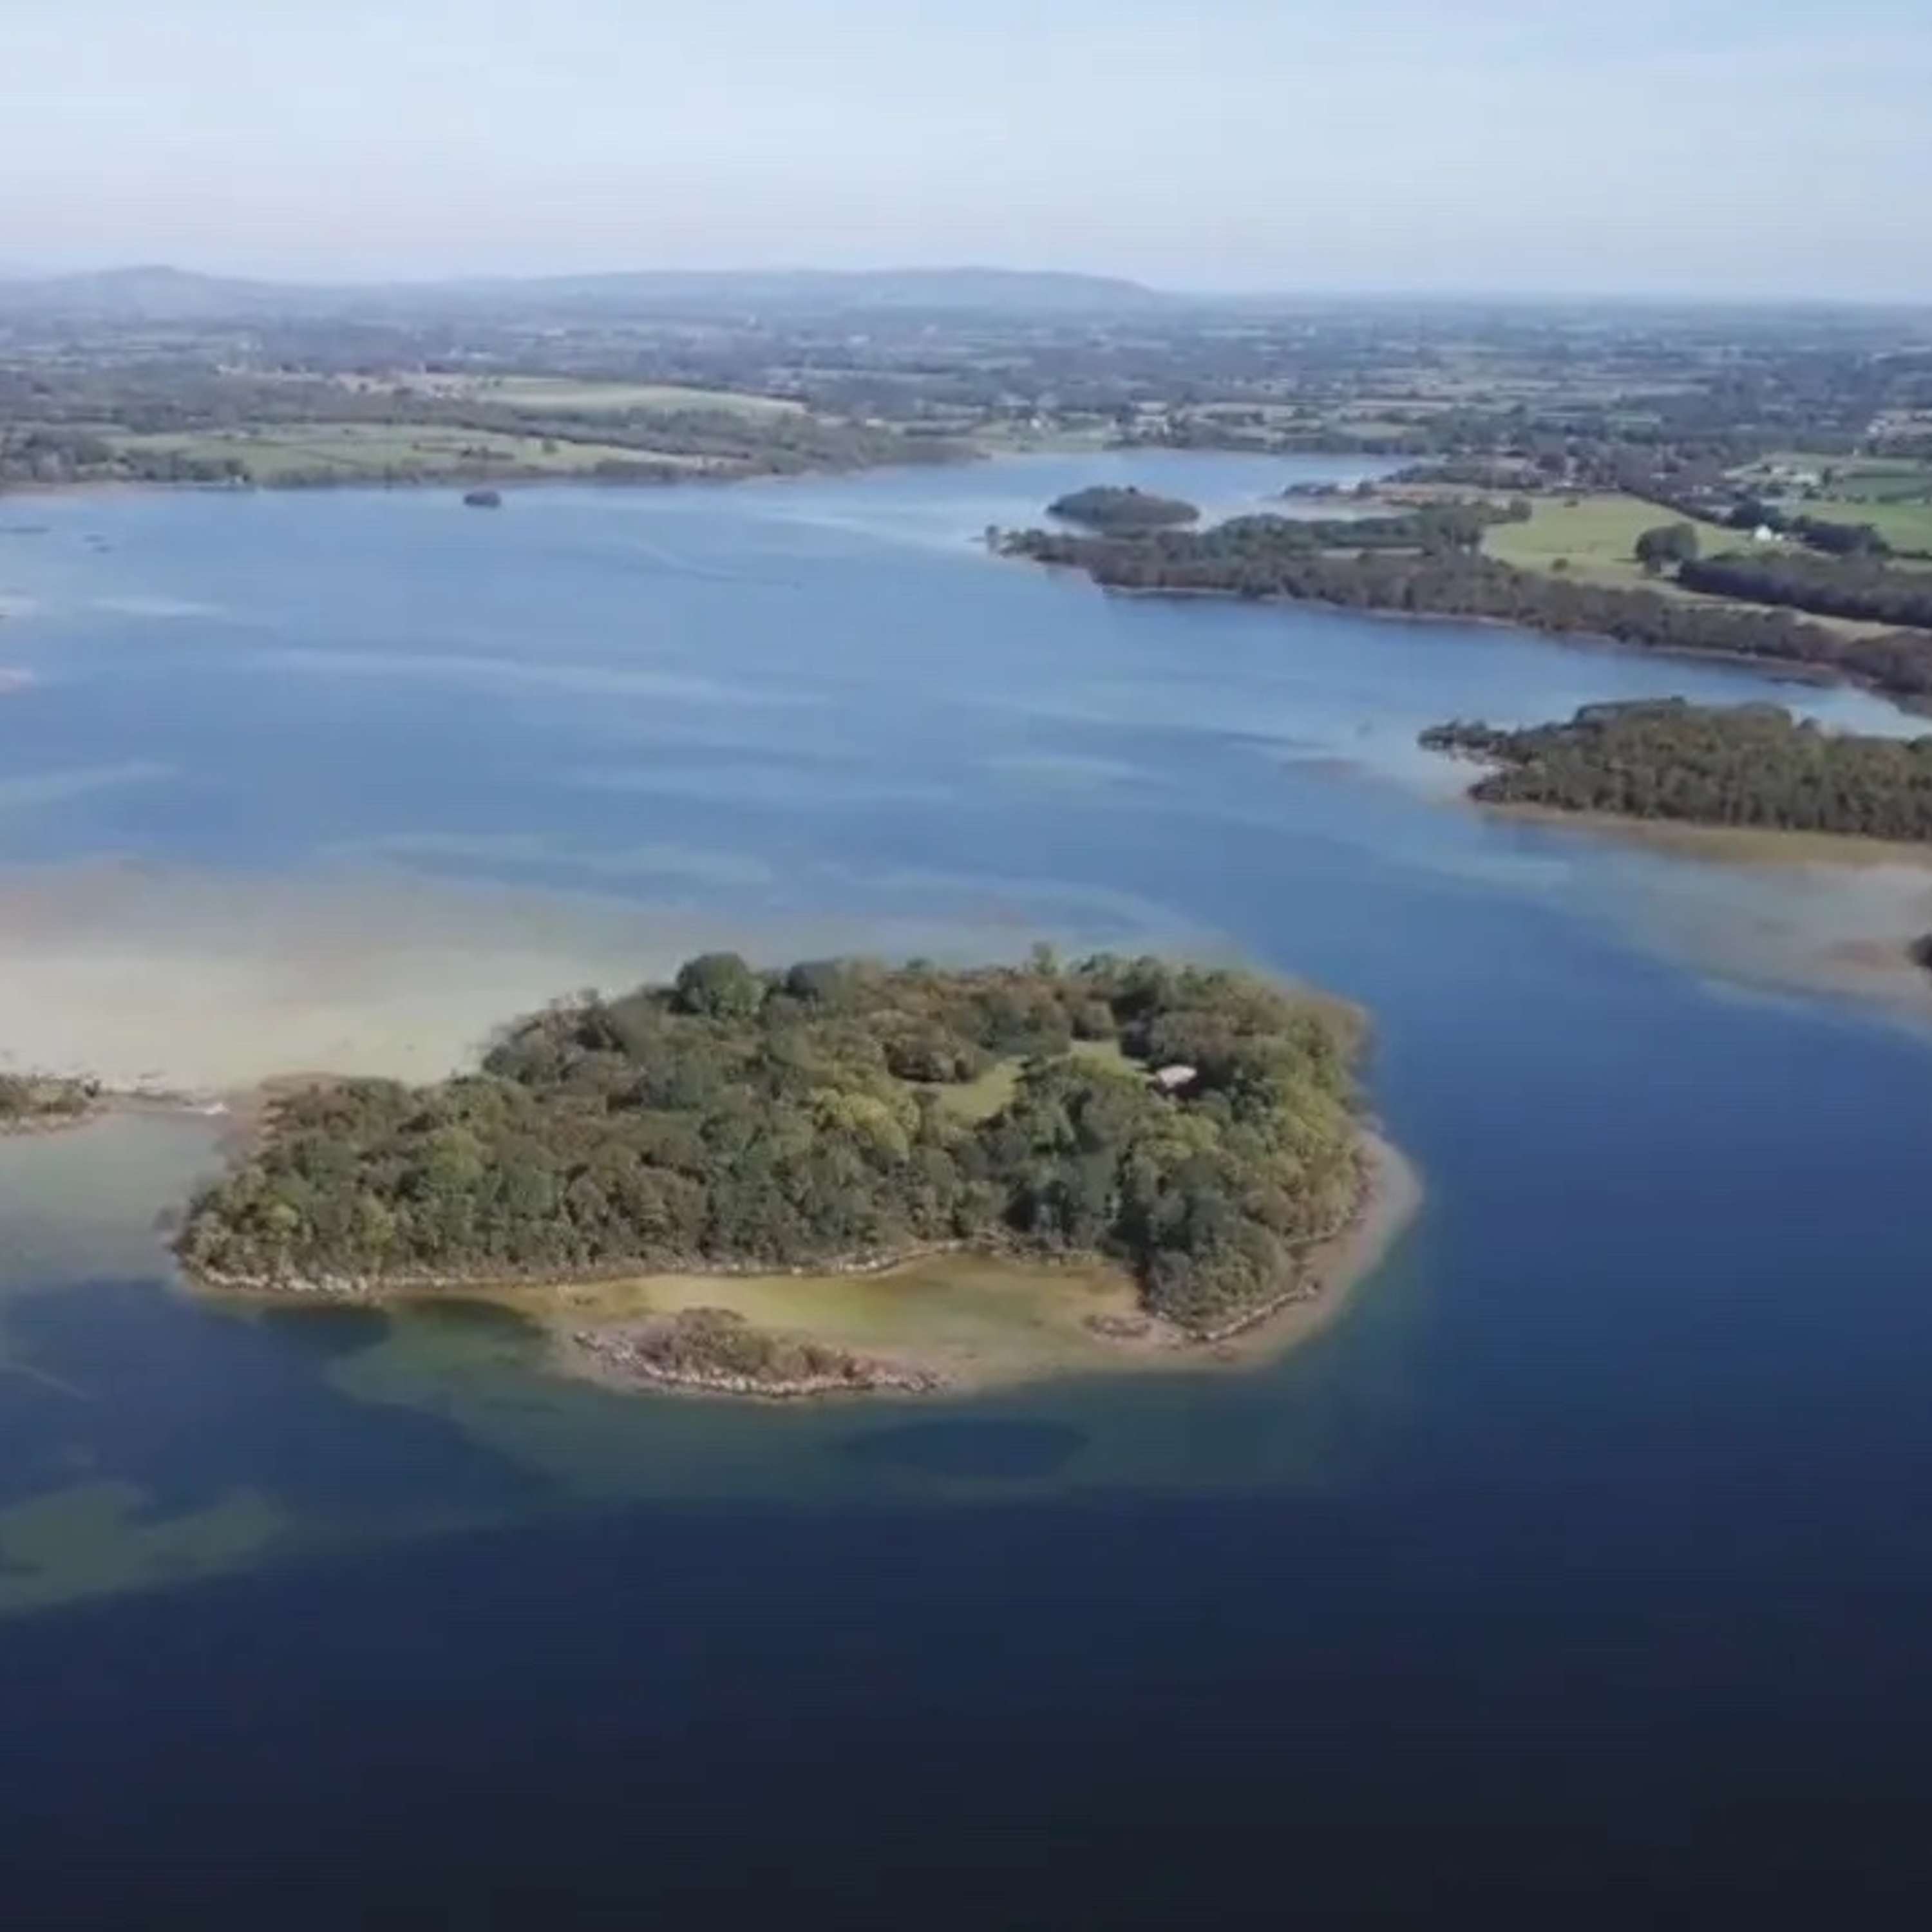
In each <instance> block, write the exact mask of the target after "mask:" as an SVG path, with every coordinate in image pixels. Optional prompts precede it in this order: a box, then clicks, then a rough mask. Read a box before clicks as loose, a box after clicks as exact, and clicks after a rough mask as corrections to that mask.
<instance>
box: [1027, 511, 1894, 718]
mask: <svg viewBox="0 0 1932 1932" xmlns="http://www.w3.org/2000/svg"><path fill="white" fill-rule="evenodd" d="M1531 518H1532V506H1531V505H1530V502H1529V499H1527V498H1519V499H1514V500H1513V501H1512V502H1510V503H1508V504H1504V505H1498V504H1495V503H1491V502H1480V501H1477V502H1437V503H1430V504H1427V505H1424V506H1422V507H1421V508H1415V509H1409V510H1404V511H1400V512H1399V513H1397V514H1391V515H1386V516H1372V517H1357V518H1353V519H1341V518H1307V517H1283V516H1277V515H1273V514H1262V515H1256V516H1243V517H1230V518H1229V519H1228V520H1226V522H1223V523H1216V524H1214V525H1211V526H1209V527H1208V528H1206V529H1138V530H1133V531H1126V530H1120V529H1112V530H1108V531H1106V532H1095V533H1091V534H1089V533H1085V532H1077V531H1057V530H1044V529H1032V530H1019V531H1015V532H1011V533H1010V534H1008V535H1004V536H1003V537H1002V538H1001V550H1002V551H1003V552H1004V554H1006V555H1007V556H1022V557H1028V558H1031V559H1032V560H1033V561H1034V562H1038V563H1045V564H1052V565H1064V566H1068V567H1071V568H1075V569H1078V570H1082V571H1085V572H1086V573H1087V574H1088V575H1089V576H1090V577H1092V578H1093V579H1094V581H1095V582H1096V583H1099V584H1100V585H1102V586H1103V587H1105V588H1106V589H1111V590H1121V591H1142V592H1168V593H1170V594H1175V595H1222V596H1228V597H1241V598H1250V599H1257V600H1259V599H1271V600H1274V599H1286V600H1290V601H1300V602H1308V603H1319V604H1334V605H1337V606H1340V607H1343V608H1346V609H1351V610H1379V611H1389V612H1393V613H1397V614H1400V615H1402V616H1436V617H1452V618H1453V617H1463V618H1476V619H1483V620H1485V621H1488V622H1502V623H1508V624H1513V625H1520V626H1521V627H1522V628H1525V629H1529V630H1535V631H1544V632H1547V633H1550V634H1555V635H1559V636H1571V635H1577V636H1586V637H1604V638H1607V639H1610V640H1612V641H1613V642H1615V643H1621V644H1625V645H1628V646H1632V647H1634V648H1636V649H1643V650H1655V651H1664V652H1678V653H1686V654H1689V655H1696V656H1716V657H1724V658H1745V659H1750V660H1751V661H1755V662H1757V663H1758V664H1761V665H1766V666H1769V667H1775V668H1778V669H1783V670H1788V671H1790V673H1793V674H1794V675H1798V676H1809V677H1812V678H1814V679H1815V678H1820V677H1823V678H1828V679H1846V680H1848V681H1849V682H1854V683H1857V684H1860V685H1865V686H1867V687H1869V688H1870V689H1873V690H1874V691H1882V692H1883V693H1884V694H1885V695H1887V696H1888V697H1893V698H1896V699H1897V700H1899V701H1900V702H1901V703H1906V704H1918V705H1921V706H1924V705H1926V704H1927V703H1932V630H1927V629H1924V628H1912V626H1911V625H1909V624H1908V623H1906V622H1904V621H1903V620H1904V619H1906V618H1907V617H1909V616H1916V615H1918V613H1921V611H1922V610H1924V608H1925V604H1924V592H1923V589H1922V577H1921V579H1920V580H1913V579H1909V578H1907V577H1905V575H1904V574H1903V573H1894V574H1892V575H1891V576H1885V575H1883V574H1879V573H1874V572H1872V571H1867V572H1866V573H1865V574H1864V575H1862V576H1861V577H1859V578H1858V586H1857V593H1856V595H1853V594H1852V592H1851V591H1849V590H1847V589H1845V588H1844V587H1843V586H1837V587H1836V588H1835V589H1833V590H1832V591H1830V592H1827V591H1826V590H1824V589H1820V587H1819V586H1818V584H1817V582H1816V581H1815V580H1816V579H1817V577H1819V576H1820V574H1821V573H1820V571H1817V570H1815V569H1811V568H1806V569H1804V570H1802V571H1801V570H1799V568H1797V567H1796V566H1794V565H1790V564H1788V563H1787V565H1784V567H1783V568H1782V571H1781V572H1777V573H1774V572H1773V571H1772V570H1771V568H1769V566H1767V565H1751V566H1750V568H1749V571H1748V573H1747V570H1746V566H1745V565H1744V564H1743V562H1742V561H1741V560H1739V559H1713V560H1712V562H1711V564H1709V565H1707V566H1704V567H1703V568H1705V569H1706V571H1707V573H1709V574H1706V575H1704V576H1699V575H1697V571H1698V570H1699V568H1700V566H1699V565H1697V563H1696V562H1694V561H1693V562H1685V564H1684V565H1682V566H1681V568H1680V571H1679V577H1681V578H1682V582H1681V583H1680V582H1677V581H1670V580H1664V579H1662V578H1661V577H1660V578H1659V579H1658V580H1657V581H1656V582H1655V583H1650V582H1647V581H1646V582H1639V583H1635V584H1631V585H1625V584H1622V583H1599V582H1594V581H1590V580H1586V579H1585V578H1584V577H1581V576H1579V575H1576V574H1570V573H1568V572H1565V571H1556V570H1554V569H1553V570H1551V571H1547V572H1546V571H1536V570H1529V569H1525V568H1520V567H1518V566H1517V565H1515V564H1514V563H1511V562H1508V561H1506V560H1505V559H1504V558H1503V557H1502V556H1499V555H1498V554H1496V553H1494V550H1493V547H1486V545H1493V541H1494V539H1495V538H1496V537H1497V535H1499V533H1507V532H1510V531H1511V530H1512V529H1516V528H1517V527H1518V526H1527V525H1528V524H1529V523H1530V521H1531ZM1655 534H1657V535H1660V536H1661V535H1663V534H1664V532H1657V533H1655ZM1659 567H1660V568H1661V564H1660V565H1659ZM1747 574H1748V580H1749V581H1750V582H1751V583H1752V584H1754V585H1756V586H1758V587H1757V589H1754V591H1753V593H1752V594H1753V595H1757V596H1768V595H1770V594H1771V592H1773V591H1775V592H1776V601H1755V602H1740V601H1728V600H1724V599H1721V598H1718V597H1716V596H1699V595H1691V594H1690V592H1691V591H1692V590H1693V589H1695V588H1696V586H1697V585H1699V584H1708V585H1709V588H1711V589H1713V590H1715V589H1720V588H1739V587H1742V586H1743V585H1744V583H1745V582H1746V580H1747ZM1774 575H1775V576H1776V582H1775V583H1773V581H1772V578H1773V577H1774ZM1801 601H1802V603H1804V604H1806V605H1807V606H1809V607H1816V608H1817V609H1820V610H1827V611H1829V612H1832V613H1839V612H1852V613H1857V614H1858V616H1861V617H1864V616H1869V617H1873V618H1881V617H1882V619H1884V620H1885V622H1888V623H1891V624H1895V625H1898V626H1899V628H1892V629H1883V628H1877V627H1876V625H1874V624H1871V623H1860V624H1858V625H1855V626H1854V627H1853V628H1845V627H1844V625H1843V624H1833V623H1830V622H1824V621H1821V620H1820V618H1819V617H1817V616H1800V615H1798V614H1796V613H1795V610H1794V609H1793V605H1796V604H1799V603H1800V602H1801Z"/></svg>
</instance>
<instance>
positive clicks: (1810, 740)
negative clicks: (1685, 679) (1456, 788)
mask: <svg viewBox="0 0 1932 1932" xmlns="http://www.w3.org/2000/svg"><path fill="white" fill-rule="evenodd" d="M1422 742H1423V743H1424V745H1427V746H1429V747H1430V748H1432V749H1433V750H1437V751H1454V752H1457V753H1460V754H1463V755H1465V756H1466V757H1474V758H1478V759H1480V760H1482V761H1484V763H1490V764H1493V765H1495V766H1497V767H1498V769H1496V770H1495V771H1494V772H1491V773H1490V775H1488V776H1487V777H1486V778H1482V779H1481V780H1480V781H1478V783H1477V784H1476V785H1475V787H1473V789H1472V793H1471V796H1472V797H1475V798H1478V799H1482V800H1484V802H1487V803H1490V804H1496V805H1550V806H1554V807H1556V808H1558V809H1559V810H1562V811H1607V812H1615V813H1617V814H1620V815H1622V816H1623V817H1631V818H1662V819H1679V820H1691V821H1694V822H1695V823H1700V824H1706V825H1736V826H1765V827H1769V828H1774V829H1778V830H1780V831H1792V832H1844V833H1849V834H1852V835H1857V836H1859V837H1862V838H1895V839H1932V737H1924V738H1915V739H1909V740H1907V739H1898V738H1880V737H1871V736H1858V735H1855V734H1853V733H1843V732H1836V731H1828V730H1825V729H1823V727H1820V726H1819V725H1817V724H1814V723H1812V722H1811V721H1810V720H1808V719H1807V720H1805V721H1799V720H1796V719H1794V718H1793V716H1792V715H1791V714H1790V712H1788V711H1787V710H1785V709H1784V708H1783V706H1780V705H1775V704H1740V705H1734V706H1721V705H1698V704H1692V703H1688V701H1687V700H1685V699H1683V698H1681V697H1674V698H1665V699H1661V700H1640V701H1638V702H1636V703H1615V704H1589V705H1586V706H1583V709H1581V710H1580V711H1579V712H1577V714H1576V715H1575V716H1574V717H1573V718H1571V719H1570V720H1569V721H1568V723H1567V724H1538V725H1534V726H1532V727H1529V728H1528V729H1526V730H1501V729H1498V728H1496V727H1493V726H1491V725H1488V724H1472V723H1464V722H1461V721H1458V722H1456V723H1453V724H1441V725H1437V726H1435V727H1432V728H1431V729H1430V730H1427V731H1425V732H1424V733H1423V734H1422Z"/></svg>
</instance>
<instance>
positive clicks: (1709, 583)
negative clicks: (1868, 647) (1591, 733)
mask: <svg viewBox="0 0 1932 1932" xmlns="http://www.w3.org/2000/svg"><path fill="white" fill-rule="evenodd" d="M1677 580H1678V582H1679V583H1682V585H1684V586H1685V588H1686V589H1691V590H1702V591H1707V592H1712V593H1713V594H1714V595H1718V596H1721V597H1743V598H1749V599H1750V600H1751V602H1753V603H1754V604H1783V605H1786V606H1788V607H1790V608H1791V609H1793V610H1810V611H1814V612H1815V613H1817V614H1818V615H1819V616H1826V617H1855V618H1858V619H1862V620H1863V621H1864V622H1867V623H1874V624H1898V625H1907V626H1909V627H1910V628H1913V629H1915V630H1928V629H1932V571H1924V570H1894V569H1889V568H1887V567H1886V566H1885V565H1884V564H1882V563H1880V562H1877V561H1876V560H1875V559H1870V558H1868V557H1864V556H1846V557H1843V558H1840V557H1830V556H1804V555H1802V554H1800V553H1796V552H1794V551H1790V550H1780V551H1766V552H1763V553H1759V554H1757V555H1751V554H1748V553H1743V552H1739V551H1734V550H1727V551H1725V552H1724V553H1723V554H1722V555H1721V556H1707V557H1696V556H1693V557H1688V558H1686V559H1683V560H1682V562H1679V565H1678V568H1677Z"/></svg>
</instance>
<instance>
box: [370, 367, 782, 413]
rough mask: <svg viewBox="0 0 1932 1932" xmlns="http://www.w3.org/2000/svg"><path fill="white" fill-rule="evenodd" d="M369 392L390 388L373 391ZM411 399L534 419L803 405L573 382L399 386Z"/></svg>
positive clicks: (446, 381) (508, 379)
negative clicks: (427, 398)
mask: <svg viewBox="0 0 1932 1932" xmlns="http://www.w3.org/2000/svg"><path fill="white" fill-rule="evenodd" d="M372 386H382V385H372ZM394 386H395V387H396V388H399V389H402V390H403V391H404V392H407V393H409V394H413V395H423V396H434V397H435V398H437V399H438V400H439V401H457V402H475V403H482V404H492V405H493V406H495V407H497V408H499V409H509V410H518V411H520V412H523V413H528V414H531V415H550V414H553V413H556V412H559V411H562V412H563V413H566V414H571V415H586V416H587V415H601V416H620V415H625V414H628V413H632V412H641V413H656V414H659V415H676V414H681V413H685V412H686V411H690V410H726V411H728V412H729V413H731V414H732V415H734V416H751V417H769V416H802V414H803V413H805V412H804V405H803V404H801V403H795V402H791V401H787V400H786V399H785V398H783V397H780V396H756V395H748V394H745V392H742V391H738V390H731V389H690V388H686V387H685V386H682V385H679V384H676V383H605V382H598V381H597V380H594V379H589V378H583V379H580V378H578V377H571V376H416V375H412V376H410V377H404V378H401V379H400V380H398V382H397V383H395V385H394Z"/></svg>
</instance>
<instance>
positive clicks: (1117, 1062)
mask: <svg viewBox="0 0 1932 1932" xmlns="http://www.w3.org/2000/svg"><path fill="white" fill-rule="evenodd" d="M1073 1056H1074V1058H1076V1059H1077V1060H1085V1061H1089V1062H1091V1064H1093V1065H1094V1066H1096V1067H1109V1068H1112V1070H1114V1071H1115V1072H1116V1073H1121V1072H1131V1071H1133V1070H1134V1068H1133V1062H1132V1061H1130V1060H1129V1059H1128V1058H1127V1055H1125V1054H1124V1053H1123V1052H1121V1049H1120V1046H1119V1044H1118V1042H1116V1041H1114V1040H1076V1041H1075V1042H1074V1043H1073ZM1021 1066H1022V1062H1021V1061H1019V1060H1017V1059H1014V1060H1001V1061H995V1062H994V1064H992V1066H991V1067H989V1068H987V1070H986V1072H985V1073H983V1074H981V1075H980V1077H979V1079H977V1080H969V1081H967V1082H964V1083H962V1084H961V1085H956V1086H947V1087H934V1088H929V1089H927V1091H929V1092H931V1093H935V1094H938V1096H939V1104H940V1105H941V1106H942V1107H944V1109H946V1111H947V1112H948V1113H949V1114H950V1115H953V1118H955V1119H956V1120H960V1121H965V1122H967V1123H968V1124H969V1125H970V1124H972V1123H973V1122H974V1121H989V1120H991V1119H992V1117H993V1116H994V1115H995V1114H997V1113H998V1112H999V1111H1000V1109H1001V1108H1002V1107H1004V1106H1006V1104H1007V1102H1008V1101H1010V1100H1012V1098H1013V1094H1014V1092H1015V1091H1016V1089H1017V1088H1018V1087H1019V1082H1020V1068H1021Z"/></svg>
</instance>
